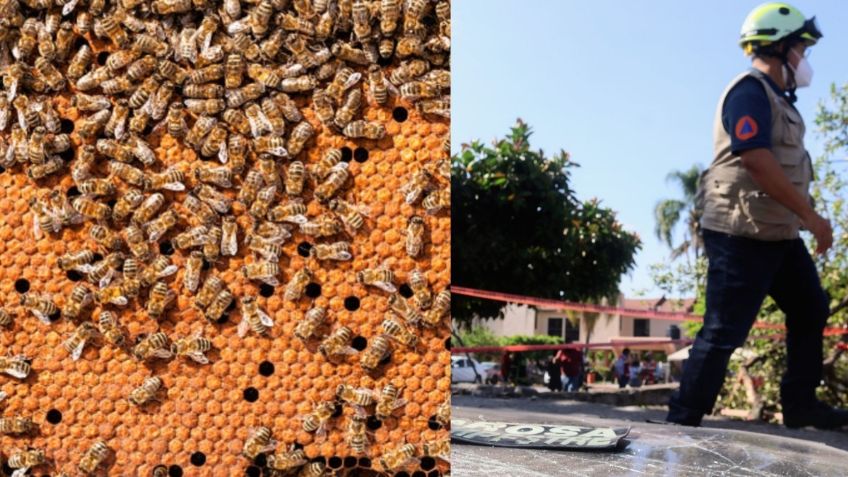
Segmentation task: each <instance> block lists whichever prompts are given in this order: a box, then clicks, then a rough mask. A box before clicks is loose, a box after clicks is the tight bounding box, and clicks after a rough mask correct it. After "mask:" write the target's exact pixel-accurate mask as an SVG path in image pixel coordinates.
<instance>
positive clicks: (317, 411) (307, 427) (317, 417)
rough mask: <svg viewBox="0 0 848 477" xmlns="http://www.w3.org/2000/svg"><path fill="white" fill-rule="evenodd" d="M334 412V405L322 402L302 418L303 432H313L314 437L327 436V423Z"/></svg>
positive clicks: (330, 402)
mask: <svg viewBox="0 0 848 477" xmlns="http://www.w3.org/2000/svg"><path fill="white" fill-rule="evenodd" d="M335 412H336V405H335V404H334V403H333V402H332V401H324V402H321V403H319V404H318V405H316V406H315V407H314V408H313V410H312V412H310V413H308V414H306V415H305V416H303V430H304V431H306V432H314V433H315V435H316V436H318V437H323V436H325V435H326V434H327V423H329V422H330V418H331V417H333V414H334V413H335Z"/></svg>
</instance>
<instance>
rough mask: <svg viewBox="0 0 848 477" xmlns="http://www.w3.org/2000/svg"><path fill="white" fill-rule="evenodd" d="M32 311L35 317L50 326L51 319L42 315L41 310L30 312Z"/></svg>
mask: <svg viewBox="0 0 848 477" xmlns="http://www.w3.org/2000/svg"><path fill="white" fill-rule="evenodd" d="M30 311H32V314H33V315H35V317H36V318H38V319H39V320H40V321H41V322H42V323H44V324H45V325H49V324H50V318H49V317H48V316H47V315H45V314H44V313H42V312H41V311H39V310H30Z"/></svg>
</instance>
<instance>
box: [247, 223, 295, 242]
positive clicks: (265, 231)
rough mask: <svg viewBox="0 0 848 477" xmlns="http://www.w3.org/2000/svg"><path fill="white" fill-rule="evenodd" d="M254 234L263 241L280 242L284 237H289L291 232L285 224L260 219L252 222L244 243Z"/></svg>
mask: <svg viewBox="0 0 848 477" xmlns="http://www.w3.org/2000/svg"><path fill="white" fill-rule="evenodd" d="M254 236H255V237H259V238H260V239H262V240H263V241H264V242H268V243H274V244H282V243H283V242H285V241H286V239H288V238H291V232H290V231H289V228H288V227H287V226H285V225H281V224H276V223H274V222H269V221H262V222H254V224H253V227H252V230H251V233H250V234H248V235H247V236H246V237H245V238H244V239H245V243H249V242H250V241H251V240H253V238H254Z"/></svg>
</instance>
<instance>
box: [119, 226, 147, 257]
mask: <svg viewBox="0 0 848 477" xmlns="http://www.w3.org/2000/svg"><path fill="white" fill-rule="evenodd" d="M124 238H125V239H126V241H127V246H128V247H129V249H130V253H131V254H132V255H133V256H134V257H135V258H138V259H139V260H147V258H148V257H149V256H150V248H149V247H148V246H147V242H146V241H145V240H144V233H143V232H142V231H141V229H140V228H139V227H137V226H136V225H130V226H128V227H127V228H125V229H124Z"/></svg>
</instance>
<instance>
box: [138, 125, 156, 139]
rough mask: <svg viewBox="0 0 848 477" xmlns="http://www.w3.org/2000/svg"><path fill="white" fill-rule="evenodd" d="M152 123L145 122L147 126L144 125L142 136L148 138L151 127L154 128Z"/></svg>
mask: <svg viewBox="0 0 848 477" xmlns="http://www.w3.org/2000/svg"><path fill="white" fill-rule="evenodd" d="M153 123H154V121H147V124H145V125H144V129H142V130H141V135H142V136H149V135H150V133H152V132H153V127H154V126H155V125H154V124H153Z"/></svg>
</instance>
